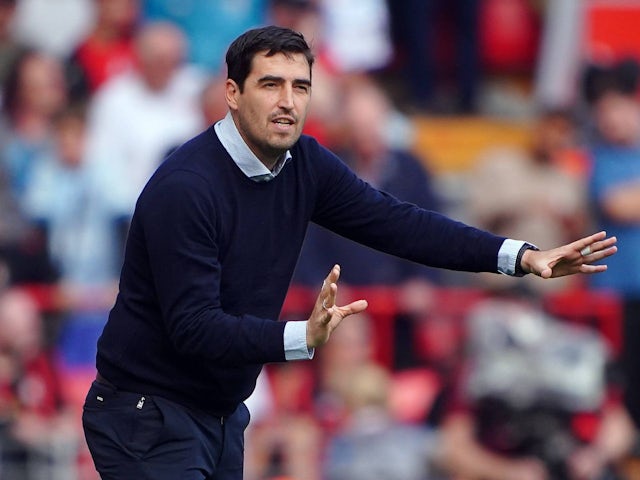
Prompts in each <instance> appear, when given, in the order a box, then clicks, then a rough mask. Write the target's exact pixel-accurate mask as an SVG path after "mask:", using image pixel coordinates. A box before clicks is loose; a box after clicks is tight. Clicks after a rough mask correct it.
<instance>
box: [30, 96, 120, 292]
mask: <svg viewBox="0 0 640 480" xmlns="http://www.w3.org/2000/svg"><path fill="white" fill-rule="evenodd" d="M85 141H86V118H85V112H84V108H82V107H79V106H74V107H70V108H68V109H66V110H64V111H63V112H61V113H60V114H59V115H58V116H57V118H56V120H55V146H56V148H55V150H54V151H53V152H48V153H47V155H46V156H44V157H43V158H41V159H39V161H38V162H37V164H36V166H35V168H34V172H33V175H32V180H31V182H29V184H28V185H27V190H26V192H25V196H24V210H25V212H26V213H27V214H28V215H29V217H30V218H31V219H33V221H35V222H38V223H40V224H42V225H44V227H45V230H46V232H47V237H48V247H49V252H50V256H51V258H52V259H53V261H54V262H55V264H56V267H57V268H58V270H59V271H60V276H61V278H60V280H61V281H62V282H63V283H64V284H66V285H69V286H71V285H73V286H75V288H79V287H83V288H90V287H93V288H96V287H103V288H105V287H106V288H109V289H112V288H113V286H114V284H115V282H116V280H117V278H118V276H119V272H120V263H121V262H120V260H121V258H120V252H121V250H122V248H123V245H121V242H120V238H118V235H117V233H118V232H117V228H116V227H117V221H118V219H119V218H121V217H122V216H123V215H125V213H126V210H125V211H124V212H123V211H122V206H119V205H117V204H115V203H114V200H115V199H114V195H113V193H114V191H116V190H117V188H118V184H119V183H120V182H121V179H119V178H117V177H115V176H114V172H113V171H112V170H111V169H109V168H105V167H106V165H104V164H101V163H92V162H87V157H86V151H85V150H86V149H85ZM111 300H112V299H109V301H111Z"/></svg>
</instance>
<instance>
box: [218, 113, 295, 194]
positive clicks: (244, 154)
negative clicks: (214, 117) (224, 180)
mask: <svg viewBox="0 0 640 480" xmlns="http://www.w3.org/2000/svg"><path fill="white" fill-rule="evenodd" d="M213 128H214V130H215V132H216V135H218V138H219V139H220V143H222V146H223V147H224V149H225V150H226V151H227V153H229V155H230V156H231V158H232V159H233V161H234V162H236V165H238V168H239V169H240V170H241V171H242V173H244V174H245V175H246V176H247V177H249V178H251V179H252V180H255V181H256V182H264V181H269V180H273V179H274V178H275V177H276V176H277V175H278V174H279V173H280V172H281V171H282V169H283V168H284V166H285V164H286V163H287V162H288V161H289V160H291V152H290V151H289V150H287V151H286V152H285V153H284V155H283V156H282V158H281V159H280V160H278V162H276V165H275V167H273V170H269V169H268V168H267V167H266V166H265V164H264V163H262V162H261V161H260V160H258V157H256V156H255V154H254V153H253V152H252V151H251V149H250V148H249V147H248V146H247V144H246V143H245V142H244V139H243V138H242V136H241V135H240V132H239V131H238V128H237V127H236V124H235V122H234V121H233V118H232V117H231V113H230V112H229V113H227V115H226V116H225V117H224V118H223V119H222V120H220V121H219V122H217V123H216V124H215V125H214V127H213Z"/></svg>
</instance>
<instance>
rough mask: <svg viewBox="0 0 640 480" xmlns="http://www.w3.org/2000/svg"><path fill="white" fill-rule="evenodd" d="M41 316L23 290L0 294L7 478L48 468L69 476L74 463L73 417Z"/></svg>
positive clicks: (46, 473)
mask: <svg viewBox="0 0 640 480" xmlns="http://www.w3.org/2000/svg"><path fill="white" fill-rule="evenodd" d="M42 320H43V319H42V317H41V314H40V312H39V310H38V308H37V305H36V304H35V302H34V300H33V299H32V298H31V297H30V296H29V295H28V294H26V293H24V292H22V291H20V290H7V291H5V292H3V293H2V294H1V295H0V352H2V361H1V363H2V364H3V376H2V381H3V384H2V385H1V386H0V388H1V390H2V391H3V392H4V393H3V396H4V397H6V398H5V399H6V400H7V402H6V403H5V405H4V408H3V410H4V412H3V417H4V420H5V422H6V423H4V425H3V428H2V433H1V436H0V439H1V442H2V449H1V450H2V473H3V478H11V479H12V480H22V479H25V480H27V479H34V480H36V479H39V478H50V475H51V474H52V472H54V471H55V472H58V473H61V472H67V475H69V474H70V473H71V472H72V469H73V468H74V464H75V457H76V448H77V445H78V439H79V436H78V433H79V431H78V422H77V420H75V419H74V416H73V415H72V414H71V411H70V410H67V409H66V408H65V405H64V401H63V396H62V386H61V385H60V383H59V382H58V378H57V374H56V369H55V366H54V361H53V358H52V355H51V352H50V351H49V350H48V349H47V348H46V345H45V338H44V325H43V323H42ZM4 475H6V477H4ZM38 475H40V476H38ZM65 478H69V477H68V476H67V477H65Z"/></svg>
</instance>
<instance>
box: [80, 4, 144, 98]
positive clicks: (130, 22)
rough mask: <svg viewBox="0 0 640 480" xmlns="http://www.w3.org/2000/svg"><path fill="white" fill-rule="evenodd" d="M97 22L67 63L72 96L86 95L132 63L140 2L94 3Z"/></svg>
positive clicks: (128, 67)
mask: <svg viewBox="0 0 640 480" xmlns="http://www.w3.org/2000/svg"><path fill="white" fill-rule="evenodd" d="M95 3H96V20H95V23H94V25H93V28H92V30H91V32H90V33H89V35H88V36H87V37H86V38H85V39H84V40H83V41H82V42H81V43H80V44H79V45H78V47H77V48H76V49H75V51H74V52H73V54H72V56H71V58H70V61H69V76H70V82H71V87H72V94H73V95H74V96H83V97H84V96H88V95H90V94H91V93H93V92H95V91H96V90H97V89H98V88H99V87H100V86H101V85H102V84H103V83H104V82H106V81H107V80H108V79H109V78H111V77H113V76H114V75H116V74H118V73H122V72H124V71H126V70H128V69H130V68H132V66H133V64H134V62H135V53H134V45H133V36H134V33H135V29H136V26H137V22H138V17H139V13H140V1H139V0H96V2H95Z"/></svg>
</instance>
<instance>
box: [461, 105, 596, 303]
mask: <svg viewBox="0 0 640 480" xmlns="http://www.w3.org/2000/svg"><path fill="white" fill-rule="evenodd" d="M531 136H532V142H531V146H530V147H529V148H528V149H516V148H513V147H501V146H495V147H494V148H492V149H490V150H489V151H486V152H484V153H483V154H481V156H480V158H478V160H477V162H476V163H475V165H474V167H473V168H472V169H471V171H470V172H469V175H468V186H469V194H468V199H467V200H468V203H467V206H468V207H467V211H468V212H469V215H470V217H471V222H472V223H473V224H474V225H478V226H479V227H481V228H485V229H488V230H491V231H493V232H496V233H497V234H502V235H510V236H512V237H513V238H530V239H533V241H535V242H536V244H537V245H538V246H539V247H540V248H548V247H549V246H550V245H555V244H556V242H561V243H567V242H570V241H571V239H572V238H577V237H580V236H581V235H582V234H583V232H584V230H585V228H586V222H587V209H586V175H587V167H586V163H587V161H586V156H585V154H584V152H582V151H581V150H580V149H579V147H578V129H577V125H576V124H575V122H574V119H573V117H572V114H571V112H569V111H564V110H548V111H543V112H541V113H540V114H539V115H538V117H537V119H536V121H535V123H534V125H533V127H532V130H531ZM496 186H499V188H496ZM525 218H526V221H525V220H524V219H525ZM493 277H496V278H493ZM493 277H489V276H487V275H480V276H479V277H478V280H479V281H480V282H481V283H482V285H485V286H492V287H496V288H500V287H513V286H516V285H515V283H514V282H511V281H510V279H508V278H506V277H504V276H495V275H494V276H493ZM566 284H567V281H566V280H564V279H554V280H553V281H550V282H531V281H530V280H528V279H524V283H522V284H521V285H518V286H519V287H523V286H524V287H527V288H531V289H535V291H539V292H541V291H545V289H546V290H548V289H556V288H559V287H561V286H566Z"/></svg>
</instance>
